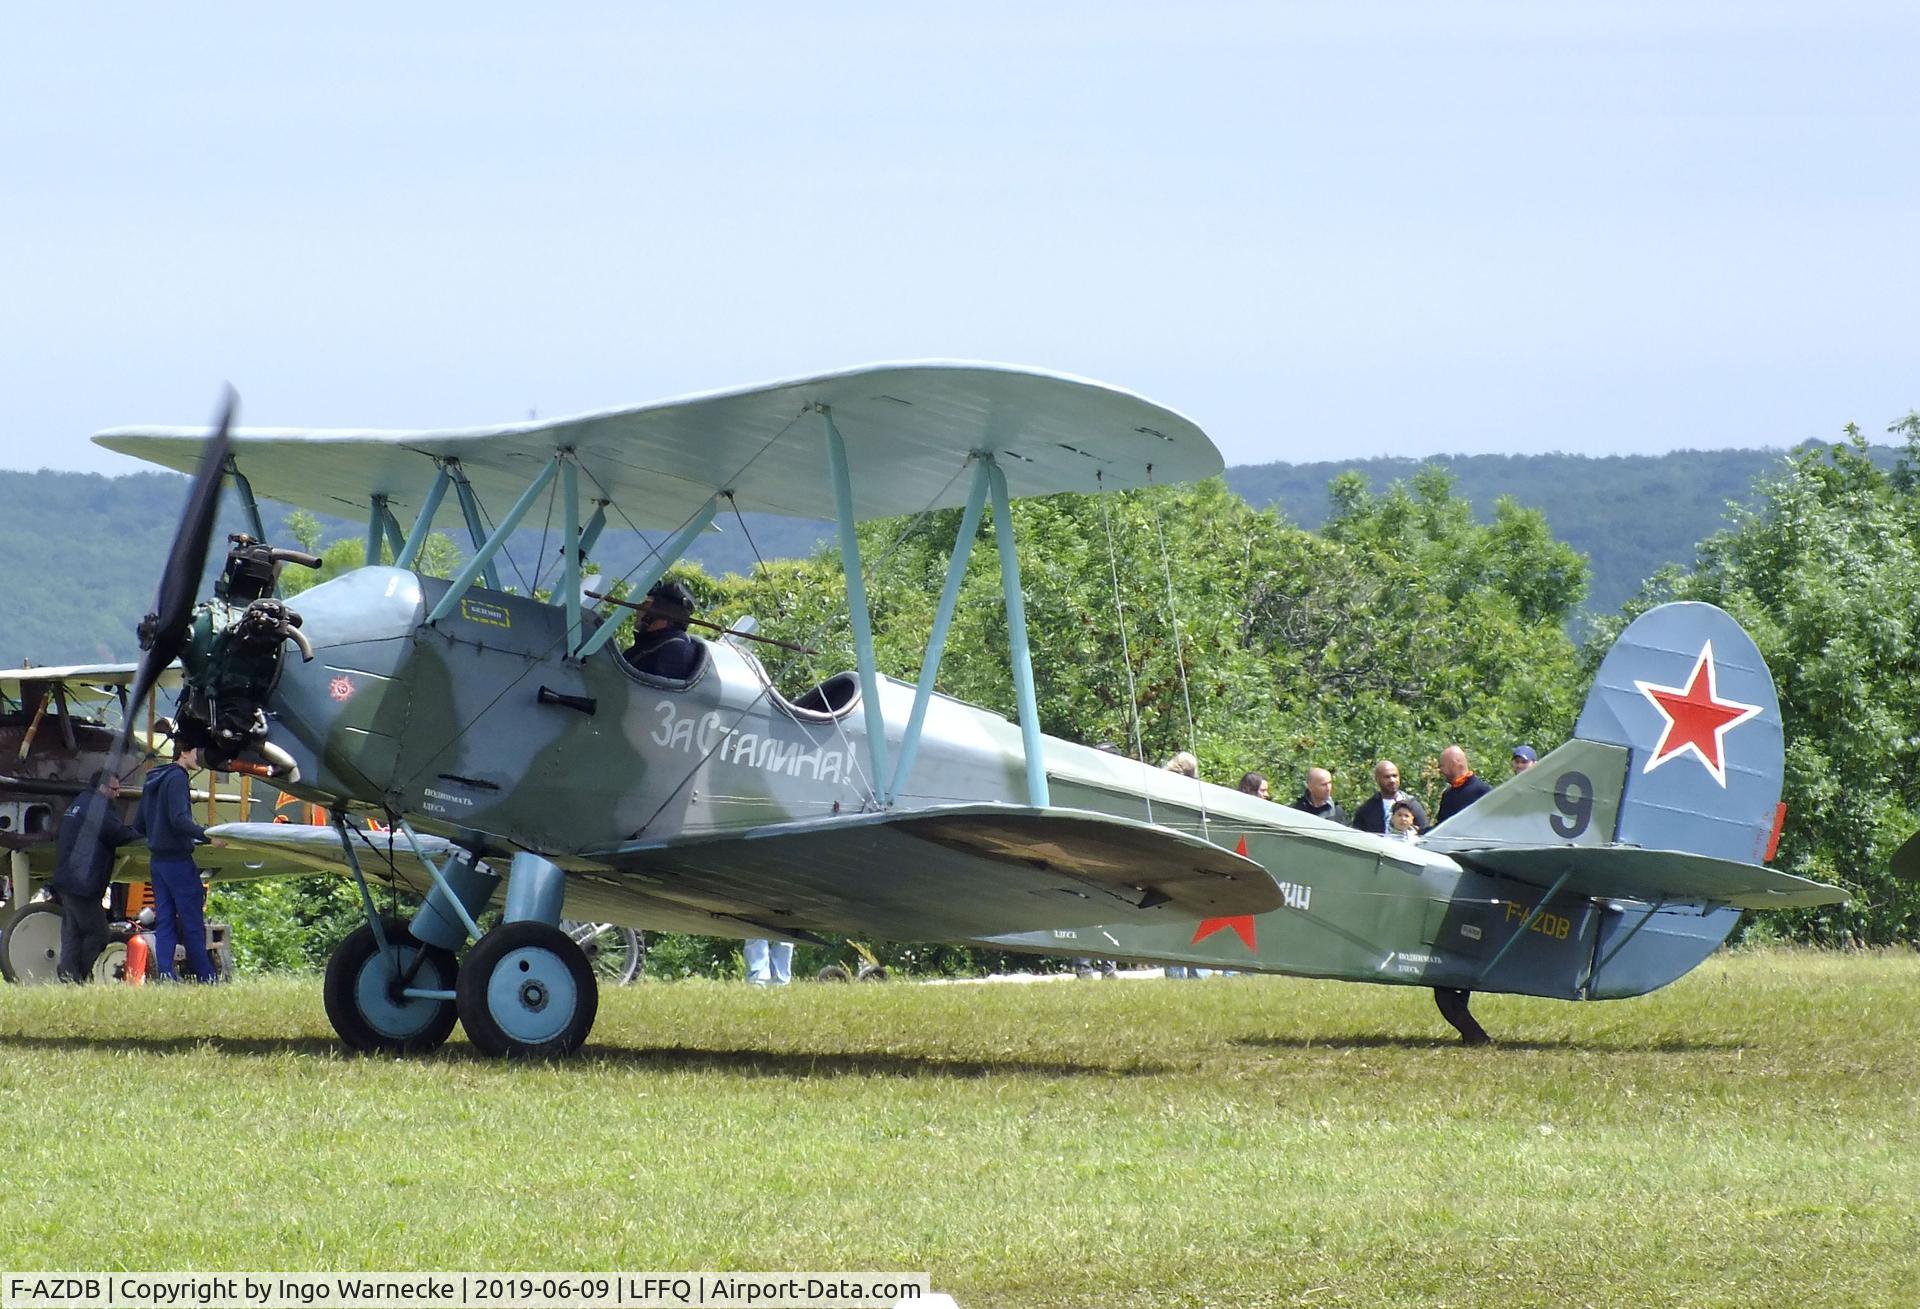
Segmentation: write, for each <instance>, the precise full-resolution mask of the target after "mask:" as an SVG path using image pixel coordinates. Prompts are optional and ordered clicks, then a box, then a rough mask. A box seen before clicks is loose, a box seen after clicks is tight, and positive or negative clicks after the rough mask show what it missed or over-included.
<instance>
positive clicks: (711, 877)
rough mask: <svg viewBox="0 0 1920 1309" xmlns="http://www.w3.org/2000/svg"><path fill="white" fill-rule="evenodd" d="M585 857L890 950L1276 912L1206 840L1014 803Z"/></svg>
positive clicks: (780, 827) (869, 817)
mask: <svg viewBox="0 0 1920 1309" xmlns="http://www.w3.org/2000/svg"><path fill="white" fill-rule="evenodd" d="M582 857H584V858H587V859H591V860H593V861H594V862H595V863H598V864H602V865H604V866H607V867H610V868H612V869H613V870H615V871H616V872H619V873H625V874H629V875H633V876H636V877H638V878H640V879H641V880H642V881H643V882H644V883H645V884H646V889H647V891H648V892H649V893H650V894H652V895H655V896H658V897H661V898H664V899H669V900H674V901H677V902H679V903H681V904H685V905H688V906H693V907H698V908H702V909H706V910H708V911H710V912H714V913H725V914H730V915H735V916H739V917H743V918H752V919H755V920H757V921H772V922H776V923H778V924H780V925H781V926H782V927H784V928H789V929H800V930H826V931H863V932H870V933H874V934H877V935H881V936H887V937H891V938H892V939H894V940H941V939H952V938H956V937H979V936H992V935H996V934H998V933H1002V932H1014V931H1025V930H1031V929H1035V928H1043V927H1074V926H1087V925H1091V924H1094V923H1113V922H1123V923H1124V922H1132V923H1160V922H1168V921H1177V920H1180V919H1183V918H1212V917H1221V916H1234V915H1241V914H1256V913H1265V912H1266V911H1268V910H1270V909H1275V908H1278V907H1279V906H1280V904H1281V903H1282V897H1281V893H1280V888H1279V886H1278V885H1277V884H1276V883H1275V882H1274V880H1273V878H1272V877H1271V876H1270V875H1268V873H1267V871H1266V870H1265V869H1264V868H1262V867H1261V866H1260V865H1259V864H1257V863H1255V862H1253V861H1252V860H1250V859H1247V858H1245V857H1243V856H1241V855H1237V854H1235V853H1233V852H1232V851H1230V850H1224V849H1222V848H1220V847H1219V846H1216V845H1213V844H1212V843H1210V842H1207V841H1204V840H1201V839H1200V838H1198V837H1195V836H1189V835H1187V834H1185V833H1183V832H1177V831H1174V830H1173V829H1171V828H1166V827H1159V826H1156V825H1154V824H1151V823H1142V822H1137V821H1135V820H1132V819H1127V818H1115V817H1112V816H1110V815H1106V814H1097V813H1091V812H1086V811H1082V810H1074V809H1033V808H1026V807H1023V806H1017V805H1000V804H980V805H953V806H944V807H940V808H935V809H919V810H911V811H907V812H894V813H880V814H859V815H854V816H849V817H836V818H822V819H811V820H808V821H805V822H795V823H779V824H774V825H772V826H769V827H762V828H756V829H753V830H751V831H746V832H737V833H728V834H726V835H717V836H702V837H694V838H691V839H683V840H672V841H653V842H644V841H643V842H632V843H629V844H627V845H623V846H620V847H618V848H616V849H612V850H605V851H597V852H586V853H585V854H584V855H583V856H582Z"/></svg>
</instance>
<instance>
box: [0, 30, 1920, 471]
mask: <svg viewBox="0 0 1920 1309" xmlns="http://www.w3.org/2000/svg"><path fill="white" fill-rule="evenodd" d="M1917 49H1920V6H1914V5H1911V4H1896V3H1887V4H1864V3H1849V2H1848V0H1837V2H1830V3H1823V4H1821V5H1810V4H1804V3H1792V4H1778V3H1771V2H1770V0H1737V2H1736V0H1729V2H1726V3H1718V2H1711V0H1709V2H1703V3H1688V2H1687V0H1666V2H1662V3H1655V4H1640V3H1634V2H1633V0H1610V2H1609V3H1606V4H1597V5H1563V4H1548V3H1535V2H1529V3H1520V4H1504V3H1489V4H1449V3H1405V4H1403V3H1364V2H1358V0H1355V2H1347V3H1264V4H1209V3H1187V4H1182V5H1179V6H1174V5H1168V4H1146V5H1132V4H1128V3H1089V4H1074V3H1063V4H1052V5H1037V4H1032V3H1025V4H1008V5H997V4H984V5H983V4H975V5H969V6H964V7H962V6H934V5H925V6H920V5H897V4H887V5H881V4H875V5H870V6H865V5H838V4H830V3H817V4H809V5H793V4H768V5H749V4H725V3H714V4H706V5H684V4H683V5H647V4H638V3H631V4H607V5H594V4H571V5H554V6H531V5H525V4H492V3H484V2H482V0H461V3H457V4H455V3H433V2H431V0H422V2H420V3H410V4H406V5H392V4H387V3H381V4H353V3H330V4H327V5H324V6H323V5H314V4H306V5H301V4H290V5H267V6H263V5H257V4H244V5H243V4H230V5H223V4H216V3H196V4H192V5H164V6H163V5H157V4H139V3H128V4H115V5H86V4H79V5H34V6H29V5H19V6H11V7H9V8H7V9H6V10H5V11H4V14H3V15H0V165H3V166H0V467H8V468H23V469H31V468H38V467H53V468H66V469H82V470H88V471H97V472H109V473H114V472H129V471H135V470H137V469H139V468H140V467H142V465H140V464H138V463H136V462H135V461H133V460H131V459H128V458H126V457H124V456H119V455H113V454H109V453H107V452H105V451H102V450H99V449H98V448H97V447H94V446H92V445H91V444H89V442H88V440H87V438H88V437H89V436H90V435H91V434H92V433H93V432H95V431H97V430H99V429H101V428H104V427H108V426H114V425H118V424H127V423H193V422H199V421H203V420H204V419H206V418H207V417H208V416H210V415H211V413H212V411H213V409H214V407H215V404H216V402H217V398H218V393H219V388H220V386H221V385H222V383H224V382H227V381H231V382H232V383H233V385H234V386H236V387H237V388H238V389H239V391H240V394H241V397H242V420H243V421H244V422H247V423H251V424H258V425H274V426H279V425H286V426H344V425H355V426H363V425H366V426H381V427H450V426H463V425H470V424H486V423H495V422H503V421H512V420H516V419H521V418H525V417H527V416H528V414H529V413H537V414H539V415H540V416H543V417H551V416H559V415H562V414H566V413H572V412H578V411H583V410H591V409H602V408H608V407H613V406H618V405H626V404H637V403H642V402H645V401H649V400H654V399H661V398H665V397H668V396H672V395H678V394H682V393H686V392H692V391H699V390H706V389H710V388H716V387H725V386H732V385H737V384H743V383H748V382H753V381H758V380H765V379H772V378H779V377H791V376H797V375H803V374H807V373H810V372H816V371H824V370H828V369H837V368H842V367H846V366H849V365H853V364H858V363H862V362H868V361H876V360H891V359H915V358H967V359H988V360H1004V361H1010V362H1016V363H1023V364H1031V365H1037V366H1040V367H1044V368H1051V369H1057V370H1060V371H1063V372H1070V373H1077V374H1081V375H1084V376H1089V377H1094V378H1098V379H1100V380H1102V381H1106V382H1111V383H1114V384H1117V385H1120V386H1124V387H1127V388H1129V389H1132V390H1135V391H1138V392H1140V393H1142V394H1144V395H1146V396H1148V397H1149V398H1151V399H1153V400H1155V401H1158V402H1160V403H1162V404H1165V405H1168V406H1171V407H1173V408H1175V409H1178V410H1180V411H1182V412H1184V413H1186V414H1188V415H1189V416H1191V417H1192V418H1194V419H1195V420H1196V421H1198V422H1199V423H1200V424H1201V425H1202V426H1203V427H1204V428H1206V430H1207V431H1208V432H1209V434H1210V435H1211V436H1212V437H1213V438H1214V441H1215V443H1216V444H1217V445H1219V447H1220V448H1221V450H1222V452H1223V453H1224V454H1225V456H1226V458H1227V461H1228V462H1229V463H1233V464H1240V463H1263V462H1268V461H1272V460H1288V461H1309V460H1320V459H1337V458H1347V457H1359V456H1373V455H1383V454H1403V455H1414V456H1425V455H1431V454H1441V453H1482V452H1493V453H1528V452H1539V451H1548V450H1565V451H1578V452H1589V453H1621V454H1625V453H1655V452H1659V451H1664V450H1670V449H1677V448H1713V447H1723V446H1743V445H1789V444H1793V443H1796V442H1799V441H1802V440H1806V439H1809V438H1813V439H1826V438H1833V437H1836V436H1837V435H1838V433H1839V431H1840V429H1841V428H1842V426H1843V425H1845V424H1846V423H1848V422H1857V423H1859V424H1860V425H1861V426H1862V427H1863V428H1864V429H1866V430H1867V431H1868V432H1869V433H1870V434H1877V433H1879V432H1880V431H1882V430H1883V429H1884V428H1885V427H1886V425H1887V424H1888V423H1890V422H1892V421H1894V420H1895V419H1897V418H1899V417H1900V416H1901V415H1903V414H1905V413H1906V412H1907V411H1908V410H1909V409H1911V408H1914V407H1915V406H1920V314H1916V312H1915V306H1916V305H1920V239H1917V235H1920V204H1917V203H1916V201H1920V79H1917V78H1915V77H1914V76H1913V75H1912V67H1913V62H1914V56H1915V54H1916V50H1917Z"/></svg>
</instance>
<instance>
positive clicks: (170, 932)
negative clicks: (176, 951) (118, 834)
mask: <svg viewBox="0 0 1920 1309" xmlns="http://www.w3.org/2000/svg"><path fill="white" fill-rule="evenodd" d="M199 766H200V743H199V742H198V741H197V740H193V739H192V738H191V737H175V738H174V744H173V762H172V763H170V764H165V765H163V766H161V767H159V768H156V769H154V770H152V771H151V772H149V773H148V774H147V781H146V785H145V786H144V787H142V788H141V791H140V817H139V819H138V822H137V825H138V826H139V828H140V830H141V831H143V832H145V833H146V834H147V848H148V849H149V850H151V851H152V852H153V856H152V859H151V861H150V866H151V869H152V874H151V875H152V878H153V908H154V919H155V921H154V927H153V938H154V942H153V943H154V955H155V956H156V957H155V959H154V964H155V965H156V976H158V977H160V978H162V979H164V980H166V981H178V980H179V975H178V974H177V973H176V972H175V971H174V967H173V947H174V945H175V944H176V943H178V944H180V945H183V946H185V947H186V950H187V964H188V966H189V967H191V968H192V969H193V975H194V976H195V977H197V978H198V979H200V980H201V981H203V982H211V981H212V980H213V978H214V973H213V960H212V958H211V957H210V956H209V955H208V954H207V913H206V907H207V888H206V887H205V886H204V885H203V884H202V883H201V881H200V869H199V868H198V867H197V866H195V864H194V862H193V847H194V846H196V845H202V844H205V843H206V841H207V839H208V838H207V829H206V828H204V827H202V826H200V824H198V823H196V822H194V821H193V793H192V790H191V788H190V787H189V786H188V783H187V774H188V773H189V772H190V771H192V770H193V769H195V768H198V767H199Z"/></svg>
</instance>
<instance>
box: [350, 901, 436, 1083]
mask: <svg viewBox="0 0 1920 1309" xmlns="http://www.w3.org/2000/svg"><path fill="white" fill-rule="evenodd" d="M381 926H382V927H383V928H384V930H385V932H386V938H387V946H388V948H387V950H385V951H382V950H381V949H380V942H379V940H378V939H376V938H375V936H374V934H373V927H372V925H371V924H369V923H362V924H361V925H360V926H359V927H356V928H355V929H354V930H353V931H352V933H351V934H349V935H348V937H347V939H346V940H344V941H342V942H341V943H340V948H339V949H337V950H335V951H334V952H333V958H331V959H329V960H328V961H327V982H326V990H325V996H326V1005H327V1018H328V1019H329V1020H330V1021H331V1022H332V1023H333V1030H334V1031H336V1032H338V1033H339V1034H340V1039H341V1040H342V1041H345V1042H346V1043H347V1044H348V1045H349V1046H351V1047H352V1048H353V1049H355V1050H359V1051H363V1052H366V1053H378V1054H425V1053H427V1052H428V1051H430V1050H437V1049H439V1047H440V1046H441V1044H442V1043H443V1042H445V1041H446V1039H447V1037H448V1035H449V1034H451V1033H452V1031H453V1023H454V1019H455V1017H456V1016H457V1015H456V1013H455V1010H454V1002H453V1001H452V1000H448V999H430V998H425V997H419V996H409V995H406V994H403V991H404V990H406V989H413V990H420V991H451V990H453V989H454V975H455V972H456V966H455V964H454V960H453V954H452V952H450V951H447V950H443V949H441V948H440V947H439V946H434V945H422V944H421V943H420V942H419V941H416V940H414V938H413V936H412V935H411V934H410V933H409V932H408V931H407V925H406V924H405V923H404V922H402V921H400V920H399V919H398V918H388V919H385V920H384V921H383V922H382V924H381Z"/></svg>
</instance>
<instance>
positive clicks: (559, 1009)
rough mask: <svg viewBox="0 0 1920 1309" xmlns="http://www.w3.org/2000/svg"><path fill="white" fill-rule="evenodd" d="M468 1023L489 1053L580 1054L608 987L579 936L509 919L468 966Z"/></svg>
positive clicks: (464, 994) (463, 970)
mask: <svg viewBox="0 0 1920 1309" xmlns="http://www.w3.org/2000/svg"><path fill="white" fill-rule="evenodd" d="M456 989H457V990H458V992H459V997H460V998H459V1002H458V1004H459V1010H460V1025H461V1026H462V1027H464V1028H466V1029H467V1039H468V1040H469V1041H472V1042H473V1044H474V1047H475V1048H476V1049H478V1050H479V1051H480V1052H481V1053H482V1054H490V1055H506V1056H507V1057H509V1058H514V1059H546V1058H553V1057H556V1056H559V1055H567V1054H572V1053H573V1052H574V1051H575V1050H578V1049H579V1048H580V1046H581V1045H582V1044H583V1043H584V1042H585V1041H586V1039H587V1033H588V1032H590V1031H592V1030H593V1019H594V1015H595V1014H596V1013H598V1012H599V1009H600V990H599V987H598V985H597V984H596V982H595V981H594V976H593V966H592V965H591V964H590V963H588V962H587V956H586V954H585V952H583V951H582V950H581V949H580V947H579V946H578V945H576V944H575V943H574V941H573V938H571V937H570V936H568V935H567V934H566V933H565V932H563V931H561V930H560V929H559V928H557V927H549V926H548V925H547V924H545V923H539V922H517V923H502V924H500V926H498V927H496V928H494V929H493V930H492V931H490V932H488V933H487V934H486V935H485V936H483V937H481V938H480V939H479V940H478V941H476V942H475V943H474V946H473V949H471V950H469V951H468V952H467V958H466V961H465V962H464V963H463V964H462V965H461V967H460V981H459V985H458V987H457V988H456Z"/></svg>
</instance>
